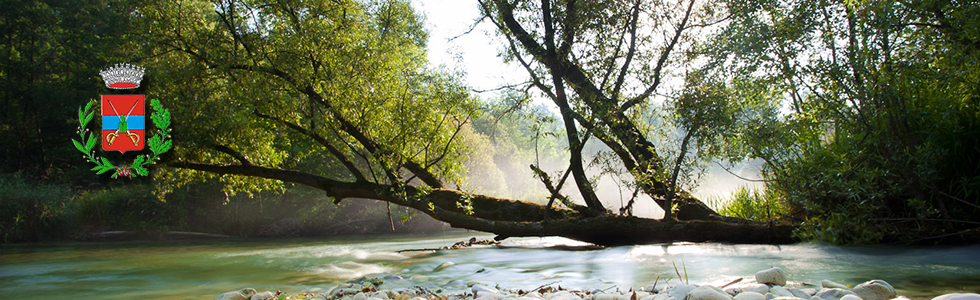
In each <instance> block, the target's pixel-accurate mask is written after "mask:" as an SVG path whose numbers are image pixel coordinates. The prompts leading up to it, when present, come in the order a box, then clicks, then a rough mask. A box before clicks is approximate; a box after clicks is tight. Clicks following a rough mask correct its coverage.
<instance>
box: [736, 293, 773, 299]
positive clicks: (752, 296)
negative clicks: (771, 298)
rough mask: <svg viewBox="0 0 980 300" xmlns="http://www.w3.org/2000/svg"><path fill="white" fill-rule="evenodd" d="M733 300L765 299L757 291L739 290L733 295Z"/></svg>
mask: <svg viewBox="0 0 980 300" xmlns="http://www.w3.org/2000/svg"><path fill="white" fill-rule="evenodd" d="M734 300H766V296H765V295H762V294H760V293H757V292H741V293H739V294H738V295H735V298H734Z"/></svg>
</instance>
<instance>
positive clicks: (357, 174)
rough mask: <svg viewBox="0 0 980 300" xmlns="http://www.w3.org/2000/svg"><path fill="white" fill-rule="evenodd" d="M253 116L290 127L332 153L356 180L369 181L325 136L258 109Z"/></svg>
mask: <svg viewBox="0 0 980 300" xmlns="http://www.w3.org/2000/svg"><path fill="white" fill-rule="evenodd" d="M253 114H255V115H256V116H258V117H259V118H263V119H267V120H272V121H275V122H278V123H279V124H282V125H286V127H289V128H290V129H292V130H295V131H296V132H299V133H300V134H302V135H305V136H307V137H309V138H310V139H313V140H314V141H316V142H317V143H319V144H320V145H322V146H323V147H324V148H327V151H328V152H330V154H331V155H333V156H334V157H335V158H337V160H339V161H340V163H341V164H343V165H344V168H347V171H349V172H350V173H351V175H353V176H354V178H356V179H357V180H358V181H367V178H365V177H364V173H361V170H360V169H358V168H357V166H356V165H354V162H352V161H351V160H350V159H348V158H347V156H346V155H344V153H343V152H340V149H337V148H336V147H334V146H333V144H331V143H330V141H327V139H326V138H324V137H323V136H320V135H319V134H316V133H315V132H312V131H309V130H307V129H306V128H303V127H302V126H299V125H298V124H294V123H292V122H288V121H286V120H283V119H282V118H279V117H274V116H270V115H266V114H263V113H261V112H259V110H257V109H256V110H255V111H254V112H253Z"/></svg>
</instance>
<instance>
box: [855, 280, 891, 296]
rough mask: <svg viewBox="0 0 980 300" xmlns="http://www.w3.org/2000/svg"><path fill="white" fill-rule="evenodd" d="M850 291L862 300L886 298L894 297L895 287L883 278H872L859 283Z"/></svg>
mask: <svg viewBox="0 0 980 300" xmlns="http://www.w3.org/2000/svg"><path fill="white" fill-rule="evenodd" d="M852 291H854V293H855V294H857V295H858V296H860V297H861V299H864V300H888V299H891V298H895V288H893V287H892V285H890V284H888V283H887V282H885V281H884V280H872V281H868V282H865V283H862V284H859V285H857V286H855V287H854V289H853V290H852Z"/></svg>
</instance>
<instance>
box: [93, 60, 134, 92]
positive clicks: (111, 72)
mask: <svg viewBox="0 0 980 300" xmlns="http://www.w3.org/2000/svg"><path fill="white" fill-rule="evenodd" d="M144 71H145V69H143V67H140V66H137V65H132V64H116V65H115V66H111V67H109V68H108V69H103V70H102V72H99V75H102V80H103V81H105V86H106V87H108V88H110V89H117V90H122V89H135V88H138V87H140V81H143V73H144Z"/></svg>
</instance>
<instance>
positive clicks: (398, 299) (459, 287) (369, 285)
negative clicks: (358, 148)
mask: <svg viewBox="0 0 980 300" xmlns="http://www.w3.org/2000/svg"><path fill="white" fill-rule="evenodd" d="M440 267H444V266H443V265H440ZM676 275H677V278H673V279H674V280H673V282H671V279H665V280H663V281H660V280H659V278H658V280H656V281H654V282H653V283H652V284H650V285H648V286H644V287H630V288H628V289H625V290H624V288H623V287H610V288H607V289H576V288H574V287H562V285H561V284H560V282H554V283H550V284H546V285H542V286H539V287H537V288H533V289H528V290H524V289H505V288H500V286H499V285H498V286H496V287H489V286H485V285H481V284H478V283H472V282H471V283H467V284H459V283H456V284H455V285H450V286H446V287H445V288H434V287H429V288H427V287H424V286H421V285H415V286H412V283H411V280H410V279H405V278H403V277H401V276H395V275H391V276H385V277H380V278H362V279H359V280H355V281H352V282H348V283H345V284H341V285H336V286H332V287H329V288H326V289H325V288H318V287H315V288H309V289H306V290H303V291H300V292H297V293H295V294H290V293H289V292H282V291H281V290H277V291H275V292H272V291H263V292H258V291H256V290H255V289H252V288H245V289H242V290H239V291H230V292H226V293H222V294H219V295H217V296H215V298H214V300H271V299H279V300H284V299H285V300H298V299H315V300H465V299H475V300H890V299H910V298H908V297H906V296H904V295H898V293H897V292H896V290H895V288H894V287H892V285H891V284H889V283H888V282H887V281H884V280H877V279H875V280H869V281H866V282H863V283H860V284H857V285H855V286H853V287H850V286H847V285H844V284H840V283H837V282H834V281H830V280H822V281H821V282H819V283H808V282H793V281H788V280H787V278H786V275H785V272H784V271H783V270H782V269H781V268H778V267H777V268H771V269H766V270H762V271H759V272H757V273H756V274H755V276H754V277H739V278H736V279H734V280H732V281H731V282H728V283H726V284H722V285H710V284H705V285H696V284H689V283H688V282H686V281H683V278H684V277H686V275H687V274H682V273H680V271H679V270H678V271H677V273H676ZM931 299H932V300H980V294H975V293H950V294H942V295H936V296H935V297H932V298H931Z"/></svg>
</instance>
